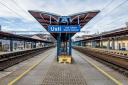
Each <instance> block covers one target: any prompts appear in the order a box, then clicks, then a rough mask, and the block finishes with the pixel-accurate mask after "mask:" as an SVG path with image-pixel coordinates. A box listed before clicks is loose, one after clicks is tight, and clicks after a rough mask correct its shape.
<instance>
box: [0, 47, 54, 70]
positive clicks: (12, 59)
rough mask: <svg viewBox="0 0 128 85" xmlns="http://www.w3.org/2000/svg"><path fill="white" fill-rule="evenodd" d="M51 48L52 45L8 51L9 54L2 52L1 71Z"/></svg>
mask: <svg viewBox="0 0 128 85" xmlns="http://www.w3.org/2000/svg"><path fill="white" fill-rule="evenodd" d="M50 48H52V46H51V47H43V48H36V49H31V50H25V51H18V52H11V53H7V54H1V55H0V71H1V70H4V69H6V68H8V67H10V66H13V65H15V64H17V63H20V62H22V61H24V60H26V59H29V58H31V57H34V56H36V55H38V54H40V53H42V52H44V51H45V50H48V49H50Z"/></svg>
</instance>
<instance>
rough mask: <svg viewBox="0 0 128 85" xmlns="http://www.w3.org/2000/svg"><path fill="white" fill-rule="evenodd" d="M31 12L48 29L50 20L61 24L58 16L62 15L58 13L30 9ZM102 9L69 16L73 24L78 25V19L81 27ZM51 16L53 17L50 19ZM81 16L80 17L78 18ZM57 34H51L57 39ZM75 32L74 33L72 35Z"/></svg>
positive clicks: (52, 23)
mask: <svg viewBox="0 0 128 85" xmlns="http://www.w3.org/2000/svg"><path fill="white" fill-rule="evenodd" d="M29 12H30V14H31V15H32V16H33V17H34V18H35V19H36V20H37V21H38V22H39V23H40V24H41V25H42V26H43V27H44V28H45V29H46V30H47V28H48V25H49V24H50V20H51V25H59V23H58V22H57V20H58V18H59V17H60V15H56V14H52V13H48V12H43V11H33V10H32V11H29ZM99 12H100V11H99V10H95V11H88V12H82V13H77V14H73V15H69V17H70V18H71V25H78V19H79V22H80V24H79V25H80V28H82V27H83V26H84V25H86V24H87V23H88V22H89V21H90V20H91V19H92V18H93V17H95V16H96V15H97V14H98V13H99ZM50 16H51V19H50ZM78 16H79V18H78ZM57 34H58V33H51V35H52V36H53V37H54V38H55V39H57ZM65 34H66V33H62V39H64V38H63V35H65ZM74 34H75V33H72V36H73V35H74Z"/></svg>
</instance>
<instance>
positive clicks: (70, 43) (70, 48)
mask: <svg viewBox="0 0 128 85" xmlns="http://www.w3.org/2000/svg"><path fill="white" fill-rule="evenodd" d="M69 55H70V56H71V55H72V40H71V34H69Z"/></svg>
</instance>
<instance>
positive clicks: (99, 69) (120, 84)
mask: <svg viewBox="0 0 128 85" xmlns="http://www.w3.org/2000/svg"><path fill="white" fill-rule="evenodd" d="M79 56H80V57H81V58H82V59H84V60H86V61H87V62H88V63H89V64H91V65H92V66H93V67H95V68H96V69H97V70H98V71H100V72H101V73H102V74H104V75H105V76H107V77H108V78H109V79H111V80H112V81H113V82H115V83H116V84H117V85H123V84H122V83H121V82H120V81H118V80H116V79H115V78H114V77H112V76H111V75H109V74H108V73H107V72H105V71H104V70H102V69H101V68H99V67H98V66H97V65H95V64H94V63H92V62H91V61H90V60H88V59H85V58H84V57H83V56H81V55H79Z"/></svg>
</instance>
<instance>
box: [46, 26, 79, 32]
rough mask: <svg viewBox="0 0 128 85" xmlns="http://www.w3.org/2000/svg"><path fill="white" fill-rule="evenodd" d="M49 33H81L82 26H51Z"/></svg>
mask: <svg viewBox="0 0 128 85" xmlns="http://www.w3.org/2000/svg"><path fill="white" fill-rule="evenodd" d="M48 32H50V33H52V32H53V33H65V32H69V33H74V32H80V25H49V26H48Z"/></svg>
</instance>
